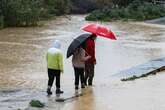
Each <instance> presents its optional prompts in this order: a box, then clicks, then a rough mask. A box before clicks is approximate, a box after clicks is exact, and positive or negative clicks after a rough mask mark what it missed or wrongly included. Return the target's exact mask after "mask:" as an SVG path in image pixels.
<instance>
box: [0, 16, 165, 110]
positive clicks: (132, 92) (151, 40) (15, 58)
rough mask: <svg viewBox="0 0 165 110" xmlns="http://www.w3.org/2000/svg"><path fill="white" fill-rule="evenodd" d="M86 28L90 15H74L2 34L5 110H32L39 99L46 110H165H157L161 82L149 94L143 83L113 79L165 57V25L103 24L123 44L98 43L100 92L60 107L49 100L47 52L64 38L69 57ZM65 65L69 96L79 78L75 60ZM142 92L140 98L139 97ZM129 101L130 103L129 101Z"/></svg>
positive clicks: (0, 105) (0, 102) (1, 105)
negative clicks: (117, 74)
mask: <svg viewBox="0 0 165 110" xmlns="http://www.w3.org/2000/svg"><path fill="white" fill-rule="evenodd" d="M84 23H87V21H85V20H84V16H82V15H73V16H70V17H69V18H65V17H60V18H57V19H56V20H52V21H49V22H47V23H46V24H45V26H42V27H34V28H6V29H3V30H0V109H1V110H12V109H13V110H17V109H18V108H26V107H27V105H28V103H29V101H30V100H31V99H33V98H38V99H40V100H43V101H44V102H46V103H47V106H46V108H44V109H43V110H46V109H47V110H56V109H57V110H66V109H67V110H126V109H127V110H139V109H143V110H164V106H163V105H160V106H162V107H160V108H161V109H156V108H157V106H158V105H159V104H162V102H163V101H165V98H163V99H160V100H158V101H157V98H156V97H157V95H154V94H155V92H160V93H159V95H158V96H160V97H161V96H162V92H163V91H164V92H165V89H164V88H162V89H161V91H153V90H152V87H153V86H154V83H153V82H156V80H154V81H152V83H147V87H148V89H145V86H144V85H143V84H142V82H144V81H143V80H139V81H137V82H128V83H122V82H120V80H119V79H116V78H114V77H113V75H114V74H116V73H118V72H119V71H121V70H124V69H127V68H130V67H132V66H136V65H138V64H142V63H145V62H146V61H148V60H152V59H156V58H160V57H164V56H165V43H164V42H165V26H164V25H155V24H145V23H138V22H126V23H123V22H111V23H102V24H104V25H106V26H108V27H109V28H110V29H111V30H112V31H113V32H114V33H115V34H116V35H117V39H118V40H116V41H112V40H109V39H105V38H102V37H99V38H98V39H97V41H96V57H97V65H96V72H95V79H94V87H92V88H87V89H86V90H85V91H83V92H85V93H84V94H85V95H84V96H82V97H79V98H77V99H75V100H72V101H68V102H65V103H57V102H55V100H54V98H55V96H52V97H50V98H47V97H46V93H45V89H46V87H47V68H46V59H45V54H46V51H47V49H48V48H49V47H50V46H51V45H52V43H53V41H54V40H55V39H58V40H60V41H61V42H62V50H63V52H64V55H66V51H67V47H68V46H69V44H70V43H71V41H72V40H73V38H75V37H77V36H78V35H80V34H81V33H83V31H81V30H80V27H81V26H82V25H83V24H84ZM64 62H65V67H64V68H65V70H64V74H63V75H62V89H63V90H64V92H65V94H66V96H69V95H72V94H74V82H73V81H74V74H73V68H72V65H71V59H64ZM164 79H165V78H164ZM152 80H153V79H152ZM140 81H141V82H140ZM138 82H139V83H138ZM162 82H163V81H162ZM137 83H138V84H137ZM136 84H137V85H136ZM149 84H153V85H149ZM142 85H143V86H142ZM161 85H162V84H161ZM155 86H156V85H155ZM139 87H140V88H139ZM139 89H141V90H139ZM140 91H142V92H140ZM80 92H81V91H80ZM138 92H139V95H137V94H136V93H138ZM140 95H142V96H144V97H140ZM128 97H129V98H130V100H128V101H125V98H128ZM134 99H136V100H134ZM144 99H146V100H144ZM142 100H143V101H142ZM150 100H155V102H154V103H155V106H154V107H146V106H144V105H145V104H152V101H150ZM138 104H139V105H138ZM137 105H138V107H136V106H137ZM28 109H30V110H31V109H32V110H33V108H28Z"/></svg>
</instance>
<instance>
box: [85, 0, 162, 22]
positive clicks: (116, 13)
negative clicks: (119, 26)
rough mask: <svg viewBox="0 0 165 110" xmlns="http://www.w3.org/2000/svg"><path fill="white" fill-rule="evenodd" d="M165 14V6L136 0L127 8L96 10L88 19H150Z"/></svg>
mask: <svg viewBox="0 0 165 110" xmlns="http://www.w3.org/2000/svg"><path fill="white" fill-rule="evenodd" d="M163 16H165V7H163V6H161V5H156V4H153V3H150V2H144V1H141V0H134V1H133V2H132V3H130V4H129V5H128V7H126V8H112V9H109V10H104V11H103V10H98V11H94V12H92V13H91V14H89V15H88V16H87V17H86V20H102V21H105V20H107V21H109V20H119V19H124V20H126V19H127V20H128V19H133V20H138V21H141V20H148V19H154V18H158V17H163Z"/></svg>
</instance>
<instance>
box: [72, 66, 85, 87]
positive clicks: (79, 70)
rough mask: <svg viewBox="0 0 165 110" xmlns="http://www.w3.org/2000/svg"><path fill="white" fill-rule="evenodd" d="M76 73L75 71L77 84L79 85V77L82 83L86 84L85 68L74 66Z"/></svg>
mask: <svg viewBox="0 0 165 110" xmlns="http://www.w3.org/2000/svg"><path fill="white" fill-rule="evenodd" d="M74 73H75V86H78V85H79V79H80V81H81V85H84V68H76V67H74Z"/></svg>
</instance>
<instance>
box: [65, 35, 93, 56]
mask: <svg viewBox="0 0 165 110" xmlns="http://www.w3.org/2000/svg"><path fill="white" fill-rule="evenodd" d="M90 36H91V34H82V35H80V36H78V37H77V38H75V39H74V40H73V41H72V43H71V44H70V45H69V47H68V50H67V56H66V57H67V58H69V57H70V56H71V55H72V54H73V53H74V51H75V50H76V49H77V48H78V47H79V46H80V45H81V44H83V43H84V42H85V41H86V40H87V39H88V38H89V37H90Z"/></svg>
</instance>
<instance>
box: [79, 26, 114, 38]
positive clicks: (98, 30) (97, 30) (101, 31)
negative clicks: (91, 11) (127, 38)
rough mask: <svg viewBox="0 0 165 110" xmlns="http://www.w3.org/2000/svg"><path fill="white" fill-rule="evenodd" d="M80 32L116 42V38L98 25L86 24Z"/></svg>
mask: <svg viewBox="0 0 165 110" xmlns="http://www.w3.org/2000/svg"><path fill="white" fill-rule="evenodd" d="M82 30H84V31H87V32H91V33H94V34H96V35H98V36H103V37H106V38H110V39H112V40H116V37H115V35H114V33H113V32H112V31H110V30H109V29H108V28H106V27H104V26H102V25H99V24H93V23H91V24H86V25H84V26H83V27H82Z"/></svg>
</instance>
